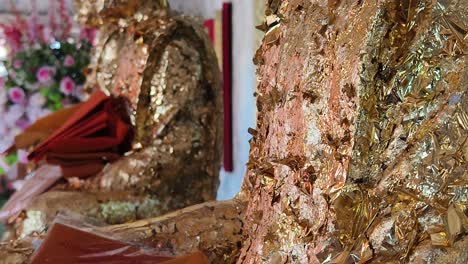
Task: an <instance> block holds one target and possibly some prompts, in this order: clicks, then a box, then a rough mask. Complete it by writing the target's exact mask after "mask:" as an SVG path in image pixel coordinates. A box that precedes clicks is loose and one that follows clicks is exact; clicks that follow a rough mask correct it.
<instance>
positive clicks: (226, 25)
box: [223, 3, 233, 172]
mask: <svg viewBox="0 0 468 264" xmlns="http://www.w3.org/2000/svg"><path fill="white" fill-rule="evenodd" d="M231 7H232V6H231V3H224V4H223V87H224V142H223V143H224V162H223V167H224V170H225V171H228V172H229V171H232V170H233V164H232V101H231V100H232V99H231V96H232V95H231V91H232V73H231V67H232V64H231V59H232V57H231V56H232V39H231V36H232V31H231V24H232V18H231V16H232V11H231Z"/></svg>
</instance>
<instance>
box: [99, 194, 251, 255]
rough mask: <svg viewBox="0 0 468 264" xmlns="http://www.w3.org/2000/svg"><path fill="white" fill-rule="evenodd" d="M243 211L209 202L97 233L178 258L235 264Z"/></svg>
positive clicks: (229, 203)
mask: <svg viewBox="0 0 468 264" xmlns="http://www.w3.org/2000/svg"><path fill="white" fill-rule="evenodd" d="M243 210H244V208H243V203H242V202H240V201H238V200H232V201H225V202H208V203H203V204H198V205H194V206H191V207H187V208H184V209H182V210H178V211H175V212H173V213H170V214H167V215H164V216H161V217H157V218H152V219H144V220H140V221H136V222H132V223H128V224H122V225H114V226H109V227H103V228H100V229H99V230H98V231H100V232H105V233H111V234H113V235H115V236H118V237H120V238H121V239H123V240H125V241H133V242H138V243H144V244H145V245H148V246H151V247H154V248H166V247H168V248H171V249H172V250H173V253H174V254H175V255H184V254H188V253H190V252H194V251H197V250H200V251H202V252H203V253H204V254H205V255H207V256H208V258H209V259H210V263H235V262H236V260H237V256H238V254H239V249H240V245H241V239H242V236H241V232H242V226H243V218H242V211H243Z"/></svg>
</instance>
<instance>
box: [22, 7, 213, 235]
mask: <svg viewBox="0 0 468 264" xmlns="http://www.w3.org/2000/svg"><path fill="white" fill-rule="evenodd" d="M76 7H77V12H78V19H79V20H80V22H81V23H83V24H86V25H87V26H94V27H96V28H97V29H98V30H99V34H98V37H97V43H96V48H95V51H94V54H93V58H92V63H91V66H90V68H89V69H87V72H88V77H87V84H86V89H88V90H89V91H92V90H96V89H102V90H104V91H105V92H106V93H108V94H114V95H124V96H126V97H127V98H128V99H129V100H130V103H131V106H132V111H133V113H132V121H133V122H134V125H135V128H136V140H135V142H134V148H133V150H132V151H131V152H130V153H127V154H126V155H125V156H124V157H122V158H121V159H120V160H118V161H117V162H115V163H112V164H109V165H108V166H106V167H105V168H104V169H103V171H102V172H101V173H100V174H98V175H96V176H94V177H90V178H87V179H84V180H78V179H76V180H75V181H72V182H68V183H61V184H58V185H57V186H55V187H54V188H53V189H52V190H50V191H48V192H46V193H44V194H43V195H41V196H40V197H38V198H37V199H36V200H35V201H34V202H33V203H32V204H31V206H30V207H29V208H28V210H26V213H25V214H24V215H23V216H20V219H22V221H19V222H20V224H18V228H17V230H16V232H17V233H18V234H19V235H20V236H21V235H23V236H24V235H27V234H29V233H31V232H33V231H41V230H43V229H44V228H46V226H47V223H49V222H50V221H51V220H52V219H53V217H54V216H55V215H56V214H57V212H59V211H66V212H71V213H78V214H80V215H83V216H86V217H92V218H97V219H100V220H102V221H104V222H106V223H109V224H116V223H123V222H128V221H132V220H136V219H141V218H147V217H152V216H157V215H160V214H162V213H166V212H169V211H172V210H175V209H179V208H183V207H186V206H189V205H192V204H196V203H200V202H205V201H209V200H213V199H215V195H216V190H217V187H218V182H219V180H218V173H219V169H220V158H221V152H220V149H221V145H220V144H221V140H220V139H221V138H220V136H221V124H222V122H221V121H222V120H221V116H222V115H221V109H222V108H221V101H220V100H222V96H221V94H220V93H221V90H220V88H221V87H220V79H219V77H220V73H219V68H218V65H217V61H216V57H215V54H214V51H213V50H212V48H211V44H210V43H209V40H208V37H207V36H206V33H205V32H204V29H203V28H202V27H201V26H199V23H198V21H195V20H194V19H192V18H190V17H186V16H181V15H178V14H175V13H172V12H171V11H169V10H168V8H167V5H166V4H165V2H164V1H160V2H158V1H150V2H147V1H77V2H76ZM32 223H34V224H32Z"/></svg>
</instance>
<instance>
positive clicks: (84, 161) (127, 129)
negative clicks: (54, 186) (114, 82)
mask: <svg viewBox="0 0 468 264" xmlns="http://www.w3.org/2000/svg"><path fill="white" fill-rule="evenodd" d="M132 139H133V130H132V125H131V123H130V118H129V116H128V112H127V102H126V101H125V99H123V98H113V97H109V96H107V95H105V94H104V93H103V92H101V91H98V92H96V93H94V94H93V96H91V98H90V99H89V100H88V101H86V102H85V103H83V104H82V105H81V106H80V107H79V109H78V110H76V112H75V113H74V114H73V115H72V116H70V118H69V119H68V120H67V121H66V122H65V123H64V124H63V126H61V127H60V128H59V129H58V130H57V131H55V132H54V133H53V134H52V135H51V136H50V137H49V138H47V139H46V140H45V141H44V142H43V143H41V144H40V145H39V146H37V147H36V148H35V149H34V150H33V151H32V152H31V153H30V154H29V156H28V158H29V159H30V160H33V161H35V162H38V161H40V160H43V159H45V160H46V162H47V163H49V164H54V165H60V166H61V167H62V171H63V174H64V175H63V176H64V177H65V178H68V177H86V176H91V175H94V174H96V173H98V172H99V171H100V169H102V167H103V166H104V165H105V164H106V163H107V162H112V161H115V160H116V159H118V158H119V157H120V155H122V154H123V153H125V152H126V151H128V150H130V147H131V140H132Z"/></svg>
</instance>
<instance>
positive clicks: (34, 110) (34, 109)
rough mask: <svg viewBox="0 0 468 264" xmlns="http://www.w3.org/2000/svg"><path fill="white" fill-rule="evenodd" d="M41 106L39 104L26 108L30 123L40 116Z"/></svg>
mask: <svg viewBox="0 0 468 264" xmlns="http://www.w3.org/2000/svg"><path fill="white" fill-rule="evenodd" d="M41 114H42V108H41V107H40V106H30V107H28V109H26V116H27V117H28V119H29V121H30V122H31V123H34V122H36V120H38V119H39V118H41Z"/></svg>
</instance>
